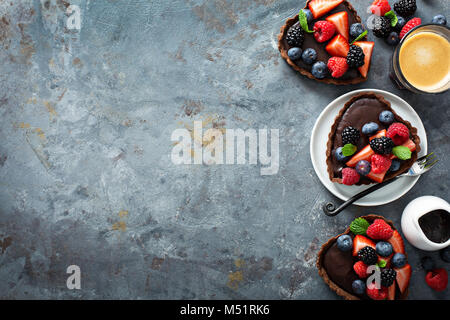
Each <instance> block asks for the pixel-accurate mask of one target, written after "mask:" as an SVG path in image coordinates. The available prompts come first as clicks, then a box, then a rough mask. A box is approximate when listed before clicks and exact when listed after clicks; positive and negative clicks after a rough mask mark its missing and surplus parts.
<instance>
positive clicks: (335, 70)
mask: <svg viewBox="0 0 450 320" xmlns="http://www.w3.org/2000/svg"><path fill="white" fill-rule="evenodd" d="M327 67H328V69H329V70H330V71H331V76H332V77H333V78H340V77H342V76H343V75H344V74H345V73H346V72H347V70H348V64H347V59H345V58H342V57H331V58H330V59H328V63H327Z"/></svg>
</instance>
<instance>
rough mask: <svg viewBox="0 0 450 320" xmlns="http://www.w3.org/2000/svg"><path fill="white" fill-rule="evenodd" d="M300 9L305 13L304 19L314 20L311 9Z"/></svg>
mask: <svg viewBox="0 0 450 320" xmlns="http://www.w3.org/2000/svg"><path fill="white" fill-rule="evenodd" d="M302 11H303V12H304V13H305V15H306V21H308V23H310V22H311V21H313V20H314V17H313V14H312V12H311V10H309V9H302Z"/></svg>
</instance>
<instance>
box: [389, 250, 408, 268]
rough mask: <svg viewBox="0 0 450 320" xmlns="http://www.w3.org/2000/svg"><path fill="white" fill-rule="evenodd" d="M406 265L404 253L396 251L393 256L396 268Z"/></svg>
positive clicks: (393, 263)
mask: <svg viewBox="0 0 450 320" xmlns="http://www.w3.org/2000/svg"><path fill="white" fill-rule="evenodd" d="M405 265H406V256H405V255H404V254H403V253H396V254H394V256H393V257H392V266H393V267H394V268H402V267H403V266H405Z"/></svg>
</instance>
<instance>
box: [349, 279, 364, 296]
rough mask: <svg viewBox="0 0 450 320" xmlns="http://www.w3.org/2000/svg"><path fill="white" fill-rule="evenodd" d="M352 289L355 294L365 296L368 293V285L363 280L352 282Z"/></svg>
mask: <svg viewBox="0 0 450 320" xmlns="http://www.w3.org/2000/svg"><path fill="white" fill-rule="evenodd" d="M352 289H353V292H354V293H355V294H363V293H364V292H365V291H366V284H365V283H364V281H362V280H359V279H357V280H355V281H353V282H352Z"/></svg>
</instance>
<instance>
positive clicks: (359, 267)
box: [353, 261, 368, 279]
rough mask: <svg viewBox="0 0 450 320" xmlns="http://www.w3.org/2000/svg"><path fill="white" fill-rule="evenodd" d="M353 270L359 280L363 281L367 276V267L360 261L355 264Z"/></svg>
mask: <svg viewBox="0 0 450 320" xmlns="http://www.w3.org/2000/svg"><path fill="white" fill-rule="evenodd" d="M353 270H355V272H356V274H357V275H358V277H360V278H361V279H365V278H367V276H368V274H367V265H366V264H365V263H364V262H362V261H358V262H356V263H355V264H354V265H353Z"/></svg>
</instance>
